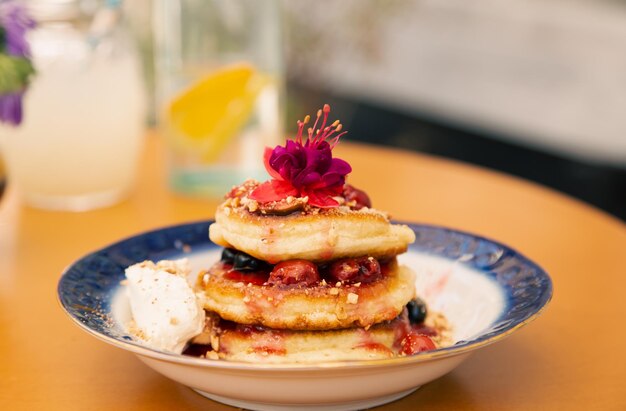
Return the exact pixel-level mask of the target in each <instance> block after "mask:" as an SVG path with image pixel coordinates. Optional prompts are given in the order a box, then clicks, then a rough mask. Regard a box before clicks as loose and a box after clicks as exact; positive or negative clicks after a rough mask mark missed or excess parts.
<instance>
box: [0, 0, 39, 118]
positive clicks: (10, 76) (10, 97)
mask: <svg viewBox="0 0 626 411" xmlns="http://www.w3.org/2000/svg"><path fill="white" fill-rule="evenodd" d="M34 27H35V20H33V18H32V17H30V16H29V15H28V12H27V10H26V7H25V6H24V4H22V3H21V2H19V1H17V0H0V122H4V123H7V124H10V125H13V126H17V125H19V124H20V123H21V122H22V97H23V96H24V92H25V91H26V87H27V86H28V83H29V81H30V78H31V76H32V75H33V73H34V69H33V65H32V64H31V62H30V47H29V46H28V41H27V40H26V33H27V32H28V30H31V29H32V28H34Z"/></svg>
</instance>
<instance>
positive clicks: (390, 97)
mask: <svg viewBox="0 0 626 411" xmlns="http://www.w3.org/2000/svg"><path fill="white" fill-rule="evenodd" d="M150 5H151V1H150V0H141V1H133V2H132V3H129V6H130V7H129V8H130V10H129V17H130V21H131V22H132V23H133V27H134V28H135V32H136V33H137V35H138V37H139V39H140V42H141V44H143V49H144V51H145V52H146V53H150V44H151V42H150V41H149V40H148V39H149V37H150V28H151V27H150V24H149V22H150V14H149V13H148V9H149V8H150ZM282 7H283V19H284V20H283V23H284V42H285V44H284V47H285V62H286V64H285V72H286V78H287V84H286V97H287V98H286V101H287V114H286V116H285V117H286V118H287V119H296V118H302V117H303V115H304V114H305V113H308V112H311V111H312V109H313V108H315V107H319V106H321V104H323V103H324V102H329V103H330V104H331V105H332V107H333V111H334V114H335V115H336V117H337V118H341V119H342V122H343V123H345V126H346V129H347V130H349V131H350V132H349V133H348V135H346V139H349V140H357V141H363V142H367V143H372V144H383V145H390V146H395V147H401V148H405V149H411V150H416V151H420V152H426V153H432V154H436V155H440V156H444V157H449V158H454V159H458V160H461V161H466V162H469V163H473V164H478V165H481V166H484V167H488V168H491V169H496V170H499V171H503V172H506V173H509V174H513V175H516V176H520V177H522V178H526V179H529V180H532V181H535V182H538V183H540V184H543V185H546V186H549V187H552V188H554V189H557V190H559V191H562V192H564V193H567V194H569V195H572V196H574V197H577V198H579V199H582V200H583V201H586V202H588V203H591V204H593V205H595V206H597V207H600V208H602V209H604V210H606V211H608V212H610V213H612V214H614V215H616V216H618V217H620V218H622V219H626V1H623V0H550V1H545V0H510V1H507V2H501V1H493V0H473V1H466V0H318V1H315V2H311V1H307V0H287V1H283V2H282ZM291 123H294V122H293V121H291V122H290V123H289V125H292V124H291ZM286 130H287V132H292V131H294V127H290V126H288V127H287V128H286Z"/></svg>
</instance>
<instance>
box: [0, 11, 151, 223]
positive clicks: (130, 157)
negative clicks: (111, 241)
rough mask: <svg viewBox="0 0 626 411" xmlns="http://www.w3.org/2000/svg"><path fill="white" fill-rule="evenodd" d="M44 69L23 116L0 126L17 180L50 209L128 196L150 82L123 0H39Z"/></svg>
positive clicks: (1, 143)
mask: <svg viewBox="0 0 626 411" xmlns="http://www.w3.org/2000/svg"><path fill="white" fill-rule="evenodd" d="M26 4H27V5H28V8H29V10H30V12H31V14H32V15H33V17H34V18H35V20H36V21H37V27H36V28H35V29H34V30H32V32H30V33H29V36H28V42H29V44H30V49H31V54H32V59H33V65H34V66H35V70H36V73H35V75H34V77H33V81H32V83H31V84H30V86H29V87H28V89H27V90H26V93H25V95H24V106H23V111H24V119H23V122H22V124H20V125H18V126H15V127H13V126H8V125H0V151H1V152H2V153H3V155H4V157H5V160H6V166H7V171H8V181H9V184H10V185H12V186H13V185H14V186H15V187H16V189H17V191H19V192H20V193H21V197H22V198H23V200H24V201H25V202H26V203H27V204H29V205H31V206H35V207H38V208H43V209H56V210H70V211H83V210H89V209H93V208H98V207H103V206H107V205H110V204H113V203H116V202H118V201H120V200H121V199H123V198H124V197H126V196H127V195H128V194H129V193H130V192H131V190H132V188H133V185H134V182H135V174H136V167H137V162H138V155H139V152H140V149H141V147H142V141H143V136H144V133H145V131H144V124H145V103H146V102H145V88H144V85H143V80H142V77H141V67H140V62H139V58H138V55H137V53H136V50H135V48H134V43H133V41H132V39H131V37H130V36H129V35H127V33H126V31H125V30H124V27H123V25H122V24H121V22H122V20H121V18H122V16H121V11H120V9H119V1H108V2H107V3H106V4H107V5H103V6H102V8H100V9H98V10H94V11H92V12H91V13H87V12H86V11H85V8H84V2H81V1H78V0H30V1H28V2H27V3H26Z"/></svg>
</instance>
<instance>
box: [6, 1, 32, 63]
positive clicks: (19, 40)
mask: <svg viewBox="0 0 626 411" xmlns="http://www.w3.org/2000/svg"><path fill="white" fill-rule="evenodd" d="M0 27H2V30H3V31H4V41H5V44H4V51H5V52H6V53H7V54H9V55H12V56H17V57H30V48H29V47H28V42H27V41H26V32H27V31H28V30H30V29H32V28H34V27H35V20H33V18H32V17H30V16H29V15H28V12H27V11H26V8H25V7H24V5H23V4H22V3H21V2H19V1H16V0H5V1H1V2H0Z"/></svg>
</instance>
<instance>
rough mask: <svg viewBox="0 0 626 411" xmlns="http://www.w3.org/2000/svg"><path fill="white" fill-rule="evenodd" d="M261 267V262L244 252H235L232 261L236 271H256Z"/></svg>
mask: <svg viewBox="0 0 626 411" xmlns="http://www.w3.org/2000/svg"><path fill="white" fill-rule="evenodd" d="M261 268H263V262H262V261H261V260H257V259H256V258H254V257H252V256H250V255H248V254H246V253H237V254H236V255H235V259H234V261H233V269H235V270H237V271H258V270H260V269H261Z"/></svg>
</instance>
